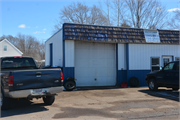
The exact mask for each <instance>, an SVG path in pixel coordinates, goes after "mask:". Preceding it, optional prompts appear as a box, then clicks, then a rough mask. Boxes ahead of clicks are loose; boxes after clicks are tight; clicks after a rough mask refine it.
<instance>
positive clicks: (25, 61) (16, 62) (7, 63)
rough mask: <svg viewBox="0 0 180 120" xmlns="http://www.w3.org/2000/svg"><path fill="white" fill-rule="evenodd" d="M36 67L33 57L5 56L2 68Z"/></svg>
mask: <svg viewBox="0 0 180 120" xmlns="http://www.w3.org/2000/svg"><path fill="white" fill-rule="evenodd" d="M19 68H36V64H35V62H34V60H33V59H32V58H4V59H2V61H1V69H19Z"/></svg>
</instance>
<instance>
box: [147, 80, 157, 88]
mask: <svg viewBox="0 0 180 120" xmlns="http://www.w3.org/2000/svg"><path fill="white" fill-rule="evenodd" d="M148 87H149V90H151V91H156V90H158V85H157V83H156V80H155V79H150V80H149V81H148Z"/></svg>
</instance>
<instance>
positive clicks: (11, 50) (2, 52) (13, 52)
mask: <svg viewBox="0 0 180 120" xmlns="http://www.w3.org/2000/svg"><path fill="white" fill-rule="evenodd" d="M22 54H23V53H22V52H21V51H20V50H19V49H17V48H16V47H15V46H14V45H13V44H11V43H10V42H9V41H8V40H7V39H3V40H0V57H8V56H22Z"/></svg>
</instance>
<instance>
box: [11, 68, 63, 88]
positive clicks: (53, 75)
mask: <svg viewBox="0 0 180 120" xmlns="http://www.w3.org/2000/svg"><path fill="white" fill-rule="evenodd" d="M60 72H61V70H60V69H32V70H23V71H21V70H17V71H14V72H12V75H13V82H14V86H13V87H12V88H11V89H10V91H15V90H25V89H36V88H47V87H57V86H62V85H63V83H61V74H60Z"/></svg>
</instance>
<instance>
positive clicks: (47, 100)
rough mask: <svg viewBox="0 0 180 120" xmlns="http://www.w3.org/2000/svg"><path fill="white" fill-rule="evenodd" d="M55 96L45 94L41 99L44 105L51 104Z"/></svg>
mask: <svg viewBox="0 0 180 120" xmlns="http://www.w3.org/2000/svg"><path fill="white" fill-rule="evenodd" d="M54 100H55V96H54V95H53V96H45V97H43V101H44V103H45V104H46V105H52V104H53V103H54Z"/></svg>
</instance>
